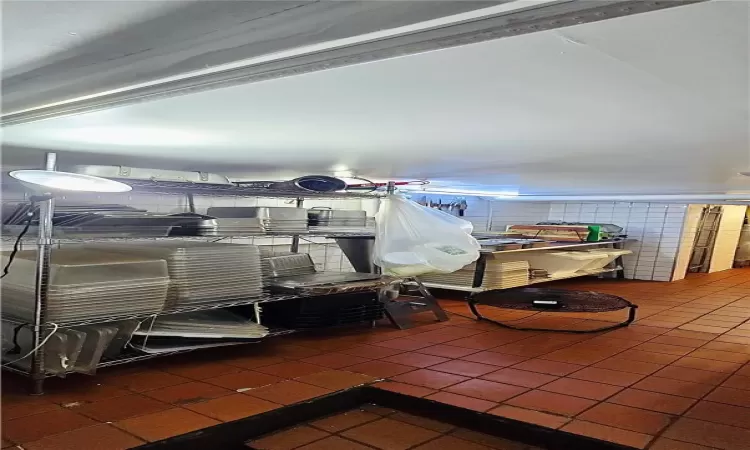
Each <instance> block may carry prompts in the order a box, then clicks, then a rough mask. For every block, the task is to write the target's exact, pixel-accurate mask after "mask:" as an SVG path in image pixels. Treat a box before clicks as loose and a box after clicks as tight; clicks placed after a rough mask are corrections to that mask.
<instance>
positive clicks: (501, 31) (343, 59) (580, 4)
mask: <svg viewBox="0 0 750 450" xmlns="http://www.w3.org/2000/svg"><path fill="white" fill-rule="evenodd" d="M701 1H705V0H685V1H670V0H666V1H648V0H647V1H642V0H602V1H587V0H560V1H547V2H544V1H539V2H534V3H529V2H525V3H526V4H527V5H528V4H531V5H532V6H528V7H521V8H517V9H512V10H510V11H505V12H501V13H495V14H491V15H487V16H483V17H474V18H471V19H467V20H461V21H458V22H456V23H449V24H440V25H436V26H433V27H430V28H427V29H420V30H416V31H414V30H412V31H406V32H404V33H401V34H398V35H395V36H393V35H391V36H386V37H383V36H378V37H373V38H369V39H368V38H367V35H365V36H363V38H362V39H363V40H361V41H360V42H356V43H351V42H350V41H349V42H346V43H344V44H342V45H340V46H333V47H330V48H324V49H316V48H314V47H313V49H312V50H311V51H309V52H306V53H295V54H293V55H289V56H285V55H284V54H283V53H282V54H277V55H276V57H271V58H268V57H266V58H260V59H261V60H260V61H253V60H250V61H248V62H247V64H244V65H240V66H238V67H232V68H229V69H226V70H218V71H213V72H210V73H204V74H199V75H195V76H185V77H179V78H177V79H174V78H173V79H169V80H167V81H164V82H155V83H150V84H148V85H145V86H138V87H134V88H130V89H120V90H116V91H111V92H107V93H103V94H99V95H90V96H86V97H83V98H78V99H73V100H71V101H66V102H63V103H57V104H53V105H48V106H42V107H38V108H33V109H28V110H23V111H19V112H11V113H8V114H5V115H3V116H2V117H0V124H1V125H3V126H8V125H14V124H20V123H27V122H33V121H38V120H44V119H50V118H55V117H62V116H68V115H74V114H81V113H87V112H92V111H97V110H103V109H108V108H114V107H119V106H124V105H128V104H133V103H139V102H144V101H151V100H157V99H162V98H169V97H173V96H177V95H186V94H191V93H196V92H202V91H206V90H210V89H217V88H224V87H229V86H235V85H240V84H246V83H255V82H260V81H265V80H271V79H276V78H283V77H290V76H295V75H300V74H304V73H310V72H316V71H321V70H327V69H332V68H337V67H344V66H348V65H353V64H361V63H367V62H373V61H378V60H383V59H387V58H394V57H399V56H406V55H411V54H417V53H423V52H428V51H433V50H439V49H444V48H450V47H457V46H462V45H467V44H473V43H478V42H483V41H488V40H494V39H501V38H505V37H510V36H518V35H523V34H528V33H535V32H540V31H545V30H552V29H557V28H563V27H568V26H574V25H580V24H584V23H590V22H597V21H601V20H607V19H612V18H616V17H623V16H628V15H632V14H640V13H647V12H651V11H656V10H661V9H666V8H672V7H678V6H683V5H688V4H693V3H699V2H701ZM521 4H523V3H521V2H519V5H521ZM634 32H637V30H634Z"/></svg>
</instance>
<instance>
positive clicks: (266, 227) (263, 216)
mask: <svg viewBox="0 0 750 450" xmlns="http://www.w3.org/2000/svg"><path fill="white" fill-rule="evenodd" d="M206 214H208V215H209V216H213V217H216V218H218V219H247V218H254V219H258V220H259V221H260V225H261V227H262V228H263V231H264V232H266V233H275V234H282V233H293V234H300V233H307V232H308V229H307V220H308V219H307V210H306V209H304V208H286V207H277V206H243V207H239V206H238V207H212V208H208V211H207V212H206Z"/></svg>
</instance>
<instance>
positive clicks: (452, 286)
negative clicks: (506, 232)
mask: <svg viewBox="0 0 750 450" xmlns="http://www.w3.org/2000/svg"><path fill="white" fill-rule="evenodd" d="M621 270H623V268H622V266H617V267H613V268H609V269H599V270H580V271H578V272H575V273H570V274H565V275H560V276H555V277H546V278H532V279H530V280H529V283H528V285H531V284H538V283H549V282H550V281H558V280H566V279H568V278H578V277H587V276H594V275H601V274H603V273H612V272H619V271H621ZM422 284H424V285H425V286H426V287H428V288H432V289H446V290H449V291H461V292H471V293H475V294H476V293H479V292H484V291H487V290H488V289H484V288H481V287H478V288H477V287H469V286H461V285H455V284H440V283H426V282H423V283H422ZM528 285H527V286H528ZM518 287H523V286H518ZM511 289H512V288H511Z"/></svg>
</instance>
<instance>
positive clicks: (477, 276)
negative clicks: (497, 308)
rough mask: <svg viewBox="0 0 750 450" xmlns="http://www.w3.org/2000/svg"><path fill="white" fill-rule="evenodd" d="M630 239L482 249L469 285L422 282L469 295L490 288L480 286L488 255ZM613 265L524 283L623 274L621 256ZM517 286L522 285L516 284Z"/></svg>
mask: <svg viewBox="0 0 750 450" xmlns="http://www.w3.org/2000/svg"><path fill="white" fill-rule="evenodd" d="M631 241H633V239H611V240H606V241H598V242H575V243H553V244H551V245H549V246H547V247H532V248H519V249H515V250H482V251H481V252H480V254H479V259H478V260H477V262H476V264H475V269H474V279H473V281H472V284H471V286H466V285H453V284H442V283H430V282H423V284H424V285H425V286H426V287H428V288H433V289H447V290H453V291H461V292H468V293H470V295H471V294H476V293H479V292H484V291H487V290H490V289H487V288H483V287H482V282H483V280H484V272H485V269H486V267H487V257H488V256H490V255H505V254H510V253H519V252H544V251H550V250H561V249H571V248H573V249H575V248H597V247H614V248H618V249H619V248H622V246H623V245H624V244H625V243H626V242H631ZM519 259H523V256H519ZM614 265H615V267H608V268H605V269H598V270H580V271H578V272H575V273H572V274H565V275H562V276H557V277H555V276H552V277H546V278H538V279H530V280H529V282H528V283H527V284H526V285H527V286H528V285H531V284H537V283H546V282H549V281H556V280H564V279H567V278H577V277H585V276H592V275H601V274H604V273H616V274H617V276H618V277H621V276H622V275H623V273H622V270H623V265H622V257H619V258H617V260H615V263H614ZM518 287H522V286H518ZM493 290H494V289H493Z"/></svg>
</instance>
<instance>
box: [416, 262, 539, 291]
mask: <svg viewBox="0 0 750 450" xmlns="http://www.w3.org/2000/svg"><path fill="white" fill-rule="evenodd" d="M475 269H476V265H475V263H472V264H469V265H467V266H464V267H463V268H462V269H460V270H458V271H456V272H453V273H447V274H429V275H422V276H420V277H419V279H420V280H422V281H424V282H428V283H436V284H447V285H453V286H462V287H472V283H473V282H474V274H475ZM527 284H529V263H528V262H527V261H498V260H495V259H492V258H488V259H487V266H486V268H485V271H484V277H483V279H482V286H481V287H482V288H485V289H508V288H512V287H519V286H526V285H527Z"/></svg>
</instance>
